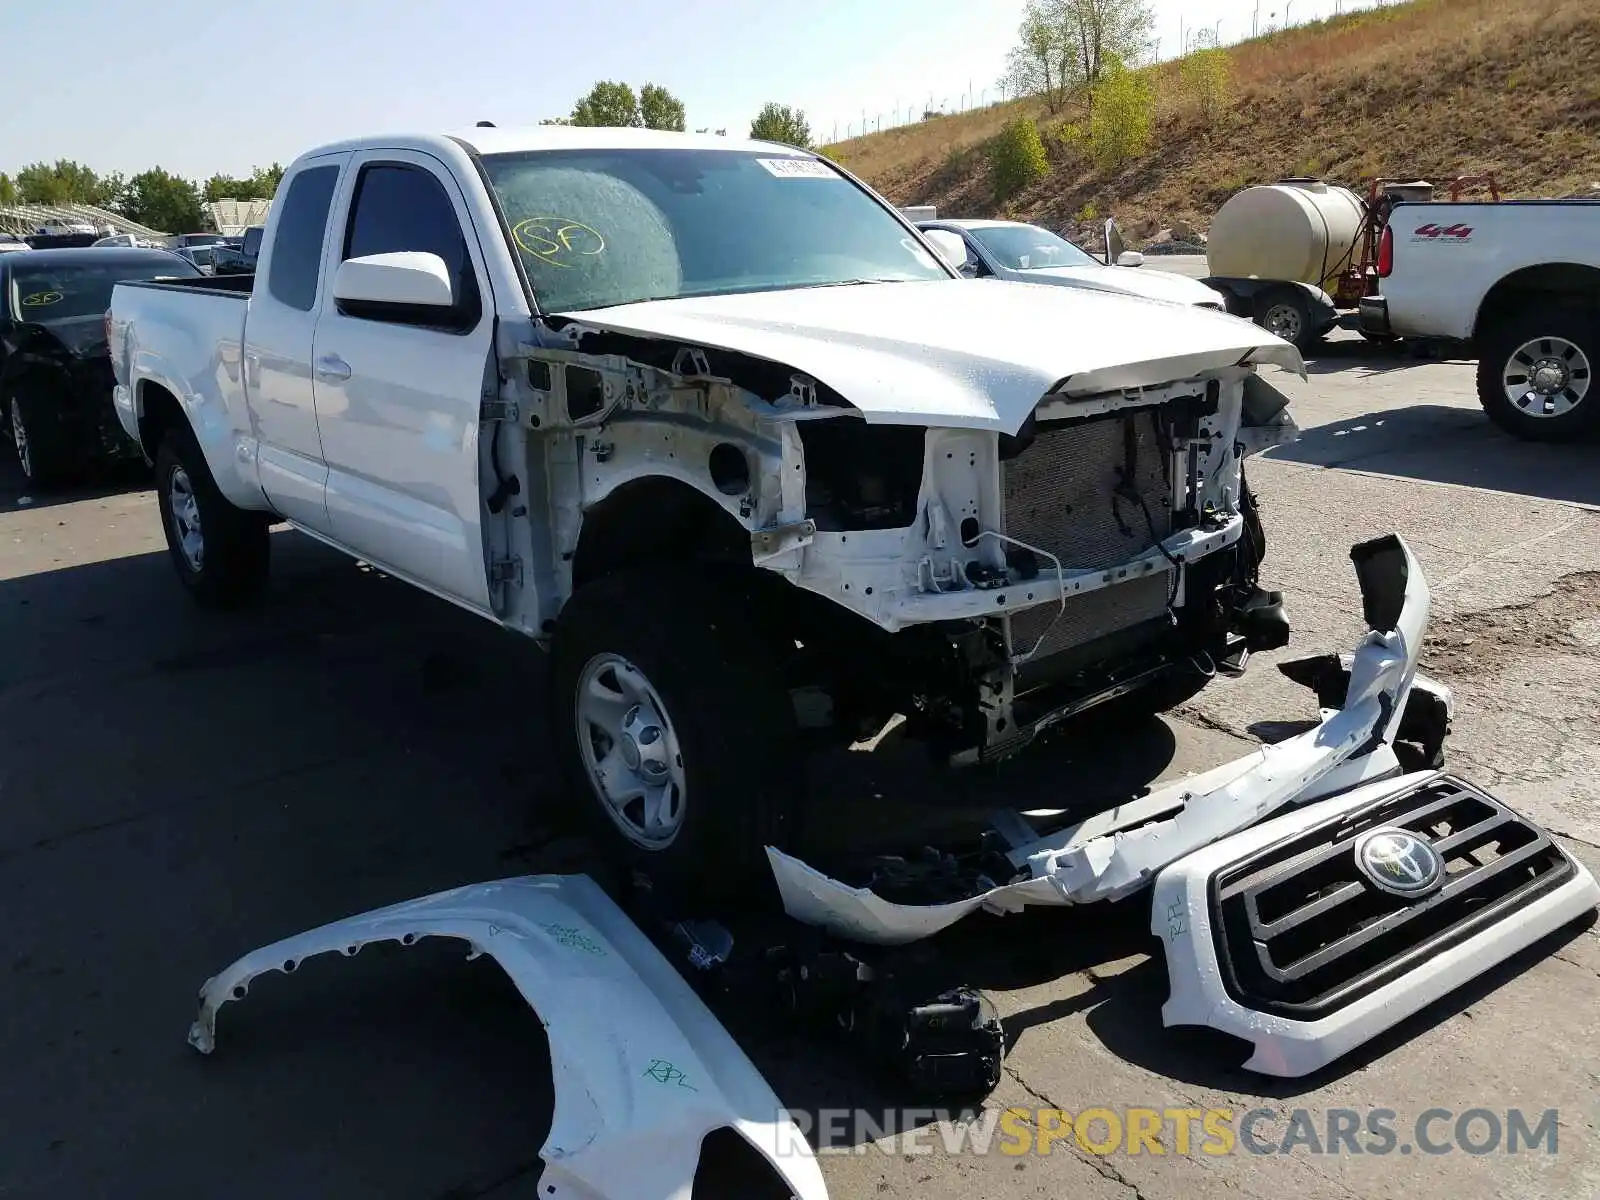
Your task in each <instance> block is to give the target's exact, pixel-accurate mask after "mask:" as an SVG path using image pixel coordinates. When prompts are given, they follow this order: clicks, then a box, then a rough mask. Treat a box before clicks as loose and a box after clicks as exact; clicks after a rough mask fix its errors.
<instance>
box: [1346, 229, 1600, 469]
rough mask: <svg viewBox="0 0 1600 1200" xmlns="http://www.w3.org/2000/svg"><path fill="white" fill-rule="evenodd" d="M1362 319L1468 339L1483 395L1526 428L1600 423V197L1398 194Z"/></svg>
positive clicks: (1570, 428) (1368, 324)
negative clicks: (1417, 199) (1598, 372)
mask: <svg viewBox="0 0 1600 1200" xmlns="http://www.w3.org/2000/svg"><path fill="white" fill-rule="evenodd" d="M1378 275H1379V277H1380V278H1381V279H1382V281H1383V283H1382V294H1381V295H1379V296H1372V297H1368V298H1366V299H1364V300H1362V301H1361V314H1360V321H1361V330H1362V332H1363V333H1367V334H1376V335H1378V336H1386V335H1396V336H1400V337H1406V338H1414V339H1419V340H1439V341H1445V342H1454V343H1465V344H1466V345H1467V346H1468V347H1469V349H1470V350H1471V352H1472V353H1473V354H1474V355H1476V356H1477V358H1478V399H1479V401H1480V402H1481V403H1482V404H1483V408H1484V411H1485V412H1486V413H1488V415H1489V417H1490V419H1491V420H1493V421H1494V422H1495V424H1497V425H1499V426H1501V427H1502V428H1503V429H1505V430H1507V431H1508V432H1510V433H1512V434H1515V435H1516V436H1518V437H1523V438H1529V439H1533V440H1537V441H1565V440H1567V439H1569V438H1573V437H1578V436H1593V435H1595V434H1596V433H1600V389H1596V387H1595V385H1594V371H1595V368H1596V367H1597V366H1600V200H1589V199H1582V200H1580V199H1573V200H1500V201H1479V202H1460V201H1456V202H1449V203H1409V204H1399V205H1396V206H1395V209H1394V212H1393V213H1392V214H1391V216H1390V218H1389V223H1388V225H1387V226H1386V227H1385V229H1384V231H1383V237H1382V240H1381V241H1380V243H1379V250H1378Z"/></svg>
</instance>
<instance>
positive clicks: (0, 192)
mask: <svg viewBox="0 0 1600 1200" xmlns="http://www.w3.org/2000/svg"><path fill="white" fill-rule="evenodd" d="M19 199H20V197H19V196H18V194H17V185H16V184H15V183H13V182H12V181H11V176H9V175H6V174H0V204H15V203H16V202H17V201H18V200H19Z"/></svg>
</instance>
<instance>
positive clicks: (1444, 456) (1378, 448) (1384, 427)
mask: <svg viewBox="0 0 1600 1200" xmlns="http://www.w3.org/2000/svg"><path fill="white" fill-rule="evenodd" d="M1596 453H1597V447H1596V446H1595V445H1594V444H1593V443H1589V444H1583V443H1573V444H1553V443H1544V442H1524V441H1521V440H1519V439H1517V438H1514V437H1512V436H1511V435H1509V434H1507V433H1504V432H1502V431H1501V430H1500V429H1499V428H1498V427H1496V426H1494V425H1493V424H1491V423H1490V422H1489V420H1488V419H1487V418H1486V417H1484V415H1483V413H1482V412H1481V411H1479V410H1477V409H1469V408H1456V407H1452V406H1449V405H1440V404H1414V405H1409V406H1405V407H1398V408H1392V409H1382V410H1377V411H1373V412H1368V413H1363V414H1362V415H1361V416H1358V417H1350V418H1348V419H1346V420H1343V421H1333V422H1330V423H1329V424H1326V425H1318V426H1314V427H1312V428H1310V429H1306V430H1303V431H1301V433H1300V436H1299V437H1298V438H1296V439H1295V440H1294V441H1292V442H1289V443H1286V444H1284V445H1281V446H1274V447H1273V448H1272V449H1270V450H1267V451H1264V452H1263V453H1262V456H1261V457H1262V458H1264V459H1268V460H1271V461H1275V462H1293V463H1303V464H1306V465H1309V466H1317V467H1343V468H1349V469H1353V470H1360V471H1372V472H1375V473H1378V474H1383V475H1398V476H1400V477H1402V478H1406V479H1418V480H1425V481H1428V482H1432V483H1453V484H1460V485H1462V486H1466V487H1474V488H1487V489H1490V490H1493V491H1500V492H1515V493H1517V494H1520V495H1525V496H1534V497H1539V498H1541V499H1546V500H1558V501H1561V502H1563V503H1568V504H1590V505H1594V504H1600V471H1597V470H1596V469H1595V461H1596Z"/></svg>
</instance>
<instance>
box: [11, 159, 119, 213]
mask: <svg viewBox="0 0 1600 1200" xmlns="http://www.w3.org/2000/svg"><path fill="white" fill-rule="evenodd" d="M16 187H17V191H18V192H19V193H21V196H22V199H23V200H24V201H25V202H26V203H28V204H104V203H105V202H106V201H107V200H108V199H110V197H109V196H107V195H106V193H105V190H104V185H103V183H102V181H101V179H100V176H98V175H96V174H95V172H94V171H93V169H91V168H89V167H86V166H84V165H83V164H82V163H78V162H73V161H72V160H70V159H65V158H60V159H57V160H56V161H55V162H54V163H43V162H37V163H30V164H29V165H28V166H26V167H23V168H22V170H20V171H18V172H17V179H16Z"/></svg>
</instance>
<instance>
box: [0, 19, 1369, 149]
mask: <svg viewBox="0 0 1600 1200" xmlns="http://www.w3.org/2000/svg"><path fill="white" fill-rule="evenodd" d="M1343 2H1344V3H1345V6H1346V7H1347V8H1348V7H1367V6H1368V5H1370V4H1373V3H1376V2H1377V0H1343ZM1291 3H1292V9H1291V17H1292V18H1293V19H1294V20H1295V21H1296V22H1298V21H1299V20H1301V19H1304V18H1306V17H1310V16H1312V15H1316V14H1318V13H1328V12H1332V11H1333V8H1334V4H1335V3H1336V0H1291ZM1283 4H1284V0H1262V4H1261V21H1262V23H1263V24H1265V23H1266V22H1267V20H1268V14H1269V13H1272V12H1276V13H1278V19H1279V20H1281V19H1282V12H1281V9H1282V8H1283ZM1154 7H1155V9H1156V12H1157V30H1156V32H1157V34H1158V35H1159V36H1160V38H1161V44H1160V54H1161V57H1163V58H1170V57H1172V55H1173V53H1174V52H1175V51H1176V49H1177V47H1178V44H1179V43H1178V37H1179V26H1180V22H1182V23H1184V24H1187V25H1188V26H1190V27H1194V26H1198V25H1200V24H1202V23H1204V24H1210V23H1213V22H1215V21H1216V20H1217V19H1219V18H1221V19H1222V20H1223V26H1222V38H1223V40H1224V41H1225V42H1228V41H1235V40H1237V39H1238V38H1239V37H1242V36H1246V35H1248V33H1249V29H1250V24H1251V19H1252V14H1253V13H1254V12H1255V10H1256V4H1255V0H1156V2H1155V5H1154ZM5 8H6V9H8V10H9V11H8V12H7V15H6V18H5V20H4V22H3V23H0V40H3V43H4V45H5V47H6V50H7V54H6V64H5V76H6V91H7V94H8V97H9V99H8V101H7V103H6V104H5V105H4V106H3V107H0V171H13V172H14V171H15V170H16V169H17V168H18V167H19V166H22V165H24V164H26V163H29V162H34V161H37V160H39V159H47V160H54V159H56V158H70V159H76V160H78V161H80V162H83V163H86V164H88V165H89V166H91V167H93V168H94V169H96V170H97V171H101V172H106V171H113V170H116V171H122V172H124V173H127V174H132V173H134V172H137V171H141V170H144V169H145V168H147V167H151V166H162V167H165V168H166V169H167V170H169V171H174V172H177V173H179V174H182V175H186V176H189V177H191V178H202V179H203V178H204V177H206V176H208V175H210V174H212V173H213V172H216V171H222V172H227V173H230V174H240V173H244V172H247V171H248V170H249V169H250V167H252V166H253V165H257V164H260V165H265V164H267V163H270V162H272V161H274V160H276V161H279V162H282V163H288V162H289V160H290V159H292V158H294V156H295V155H296V154H298V153H299V152H300V151H302V150H305V149H308V148H309V147H311V146H313V145H316V144H318V143H320V142H324V141H330V140H333V139H335V138H340V137H344V136H348V135H352V134H361V133H375V132H382V131H388V130H405V129H448V128H452V127H456V126H461V125H471V124H472V123H473V122H474V121H477V120H480V119H482V120H492V121H494V122H496V123H497V124H500V125H515V124H524V123H531V122H536V121H538V120H539V119H540V118H543V117H552V116H563V115H565V114H566V113H567V112H569V111H570V110H571V108H572V104H573V101H574V100H576V99H577V98H578V97H579V96H581V95H582V94H583V93H584V92H585V91H587V90H588V88H589V86H590V85H591V84H592V83H594V82H595V81H596V80H597V79H621V80H626V81H627V82H629V83H632V84H633V85H634V86H635V87H637V86H638V85H640V84H642V83H645V82H653V83H659V84H662V85H663V86H665V87H666V88H667V89H668V90H670V91H671V92H673V93H674V94H675V95H676V96H678V97H679V98H680V99H681V100H683V101H684V103H685V105H686V106H687V109H688V124H689V127H690V128H691V129H694V128H699V127H701V126H708V127H710V128H713V129H720V128H726V129H727V130H728V131H729V133H730V134H733V133H740V134H742V133H744V132H746V131H747V130H748V128H749V122H750V118H751V117H753V116H754V115H755V114H756V112H757V111H758V110H759V109H760V108H761V106H762V105H763V104H764V103H766V102H767V101H769V100H775V101H778V102H779V103H783V104H793V105H797V106H799V107H800V108H802V109H804V110H805V111H806V113H807V115H808V117H809V118H810V120H811V127H812V132H813V133H814V134H815V135H816V136H818V137H819V138H820V139H822V140H828V139H831V138H832V137H833V136H834V132H835V123H837V129H838V133H839V134H840V135H841V136H842V135H843V134H844V133H845V132H846V129H847V126H851V125H854V126H855V128H854V129H852V130H851V132H857V131H859V126H860V122H861V120H862V114H863V111H864V112H865V113H866V114H867V118H868V120H869V122H874V123H875V122H876V121H877V120H878V119H879V117H880V116H881V117H882V122H883V124H884V125H888V124H891V123H893V118H892V114H893V113H894V112H895V110H896V109H899V110H900V111H901V114H902V116H903V115H904V111H905V110H906V109H909V108H911V107H913V106H916V109H917V111H919V112H920V110H921V107H922V106H924V105H926V104H927V103H928V102H929V101H930V99H931V100H932V103H933V104H934V105H935V106H936V107H937V106H939V105H941V104H942V105H945V106H946V107H949V108H960V107H963V106H966V105H970V104H972V103H974V102H975V101H981V100H983V99H984V98H985V97H984V95H983V93H984V90H985V89H988V97H987V98H989V99H993V98H994V96H995V90H994V83H995V80H996V79H997V78H998V76H999V75H1000V73H1001V70H1002V68H1003V65H1004V61H1005V55H1006V51H1007V50H1008V49H1009V48H1010V46H1011V45H1012V44H1013V43H1014V42H1015V35H1016V27H1017V22H1018V19H1019V17H1020V14H1021V12H1022V8H1023V0H799V2H797V3H764V2H761V0H575V2H571V3H565V4H551V3H548V2H545V3H537V2H533V3H529V2H522V3H515V2H513V0H455V2H454V3H446V2H445V0H76V2H75V3H73V4H71V5H69V6H66V7H65V8H62V9H61V10H60V11H55V10H54V8H53V6H51V5H49V4H48V3H45V2H44V0H9V2H7V3H6V4H5ZM969 91H970V92H971V93H974V95H971V96H969V95H968V93H969Z"/></svg>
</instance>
